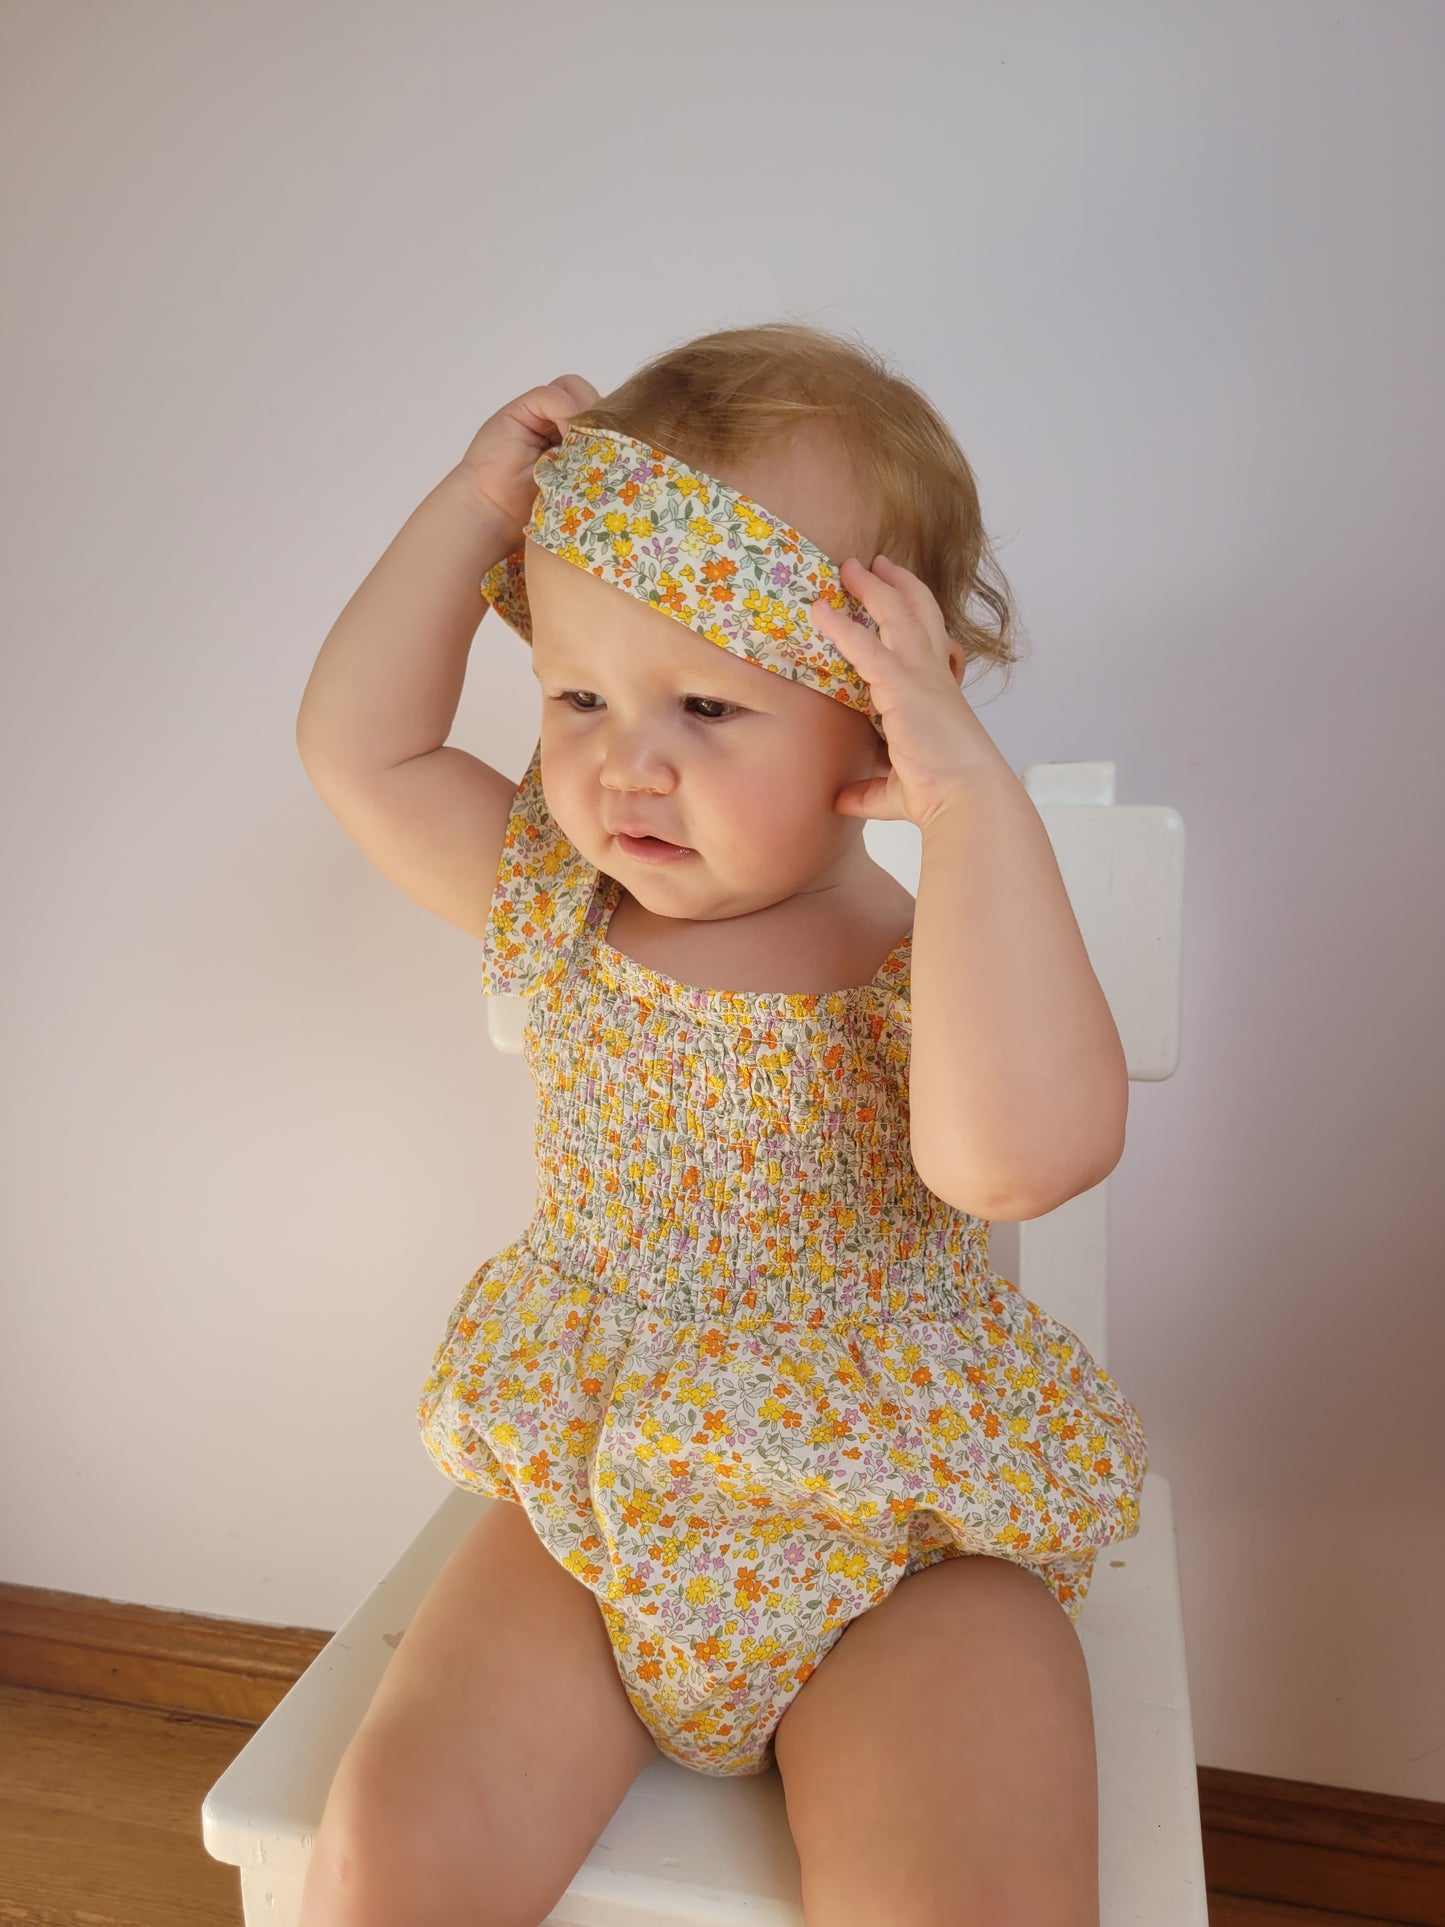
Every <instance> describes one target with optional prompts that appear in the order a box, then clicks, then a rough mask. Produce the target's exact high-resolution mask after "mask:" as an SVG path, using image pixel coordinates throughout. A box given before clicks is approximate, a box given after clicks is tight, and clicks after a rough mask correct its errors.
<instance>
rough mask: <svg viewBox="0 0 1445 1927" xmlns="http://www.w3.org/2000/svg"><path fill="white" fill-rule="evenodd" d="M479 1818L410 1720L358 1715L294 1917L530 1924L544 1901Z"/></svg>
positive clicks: (335, 1925)
mask: <svg viewBox="0 0 1445 1927" xmlns="http://www.w3.org/2000/svg"><path fill="white" fill-rule="evenodd" d="M473 1804H475V1803H473ZM486 1822H487V1816H486V1815H485V1814H484V1813H481V1812H479V1811H475V1810H473V1809H472V1807H467V1806H466V1803H465V1797H464V1793H463V1791H462V1790H461V1789H460V1788H459V1785H458V1778H457V1777H455V1776H454V1777H453V1778H452V1779H451V1782H450V1784H448V1781H447V1778H446V1776H444V1775H441V1774H439V1772H438V1770H437V1761H436V1754H435V1746H434V1745H429V1744H428V1736H427V1734H426V1733H425V1732H423V1731H421V1730H420V1728H419V1727H418V1726H417V1725H416V1724H415V1723H414V1722H410V1721H408V1722H395V1721H388V1722H376V1723H372V1724H367V1723H366V1722H363V1723H362V1726H361V1727H360V1728H359V1729H358V1731H357V1733H356V1735H355V1737H354V1738H353V1740H352V1742H351V1745H350V1746H349V1747H348V1748H347V1750H346V1752H345V1753H344V1754H343V1755H342V1758H341V1763H340V1765H339V1766H338V1767H337V1769H336V1774H335V1777H334V1778H333V1780H332V1783H331V1789H330V1792H329V1793H328V1794H327V1799H326V1810H325V1813H324V1814H323V1816H322V1820H321V1825H320V1828H319V1829H318V1831H317V1834H316V1840H315V1844H314V1845H313V1847H312V1849H311V1860H310V1864H309V1866H308V1868H307V1873H306V1881H305V1885H304V1889H303V1893H302V1901H301V1915H300V1921H299V1927H397V1923H398V1922H399V1921H405V1922H406V1923H407V1927H443V1924H445V1927H456V1922H457V1921H458V1920H463V1919H464V1920H466V1921H467V1922H468V1923H469V1927H470V1924H471V1923H475V1927H536V1923H537V1921H538V1920H540V1919H541V1918H543V1916H544V1914H545V1911H546V1910H545V1908H544V1909H543V1910H542V1913H537V1912H534V1911H532V1902H531V1898H530V1895H529V1894H528V1893H526V1892H525V1891H518V1880H517V1876H516V1873H515V1872H514V1871H511V1870H509V1869H508V1868H507V1866H506V1864H505V1850H504V1848H503V1847H502V1844H501V1843H500V1841H495V1835H494V1833H493V1830H492V1829H490V1828H489V1827H488V1826H487V1823H486ZM492 1841H495V1847H493V1846H491V1845H489V1842H492ZM521 1884H522V1886H523V1887H525V1886H526V1884H527V1883H526V1882H525V1880H524V1881H523V1882H522V1883H521Z"/></svg>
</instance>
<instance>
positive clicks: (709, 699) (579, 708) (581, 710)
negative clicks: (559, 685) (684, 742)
mask: <svg viewBox="0 0 1445 1927" xmlns="http://www.w3.org/2000/svg"><path fill="white" fill-rule="evenodd" d="M592 695H594V692H593V691H592V690H590V689H564V690H563V691H562V694H561V695H560V696H554V697H553V698H552V700H553V702H561V703H566V705H567V707H568V708H569V709H571V710H573V711H574V712H575V713H576V714H577V715H579V716H595V715H596V714H597V709H598V705H597V704H596V703H595V701H594V702H591V703H582V704H580V705H579V704H578V703H576V702H574V701H573V697H574V696H592ZM687 700H688V701H689V702H690V703H702V704H704V705H705V706H706V707H707V708H708V709H715V710H719V711H721V714H719V715H716V716H699V718H698V720H699V721H700V722H704V723H720V722H721V721H722V720H723V717H724V716H726V715H728V714H729V713H730V712H732V711H734V710H736V709H737V707H738V705H737V704H736V703H725V702H723V701H721V700H720V699H719V698H718V697H716V696H689V697H688V699H687Z"/></svg>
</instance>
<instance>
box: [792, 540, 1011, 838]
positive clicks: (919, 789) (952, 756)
mask: <svg viewBox="0 0 1445 1927" xmlns="http://www.w3.org/2000/svg"><path fill="white" fill-rule="evenodd" d="M875 571H876V573H875ZM839 575H840V576H841V578H842V582H843V587H844V588H845V589H846V590H847V591H848V593H849V595H852V596H856V597H857V599H858V601H859V602H861V603H862V605H863V607H864V608H865V609H866V610H867V611H868V613H869V615H870V616H872V618H873V620H874V621H875V622H876V623H877V624H878V634H877V635H875V634H874V633H873V631H872V630H871V629H865V628H864V627H863V625H862V623H861V622H854V621H853V620H852V618H851V617H849V616H845V615H843V614H842V613H841V612H840V611H839V610H837V609H835V608H834V607H833V605H832V603H831V602H829V601H828V600H827V599H826V598H825V597H822V596H820V597H819V598H818V600H817V601H816V602H814V603H812V604H811V605H810V607H809V611H808V613H809V614H810V616H811V617H812V619H813V622H814V625H815V626H816V627H817V628H818V629H819V630H821V632H822V633H823V635H824V636H826V637H827V639H828V641H829V642H831V643H832V644H833V646H834V648H836V649H837V650H838V652H839V654H840V655H843V656H846V657H847V659H848V661H849V662H850V663H852V665H853V667H854V668H855V669H856V670H857V671H858V674H859V675H860V676H862V677H863V679H864V681H865V682H866V683H867V684H868V693H869V695H870V696H871V697H872V699H873V706H874V708H875V709H876V710H877V711H878V714H879V716H880V717H881V718H882V721H883V727H884V730H885V731H886V732H887V737H888V760H889V764H890V768H889V772H888V775H887V776H886V777H884V776H870V777H865V778H864V779H863V780H862V781H861V782H857V783H849V784H846V785H845V786H844V788H842V789H841V790H840V791H839V792H838V795H837V796H836V798H835V799H834V804H833V807H834V808H835V809H836V810H838V811H840V812H841V813H842V814H843V815H844V816H867V817H878V818H881V819H883V820H885V821H891V822H896V821H898V820H899V819H900V818H904V819H906V820H907V821H909V822H911V823H916V824H917V825H918V827H919V828H920V829H924V828H926V827H927V824H928V821H929V819H930V817H932V816H933V815H934V814H935V812H936V811H938V810H939V809H940V808H942V806H943V805H944V804H945V803H946V802H948V801H950V800H951V799H952V798H953V797H954V796H955V795H956V793H957V790H958V788H959V786H960V784H961V783H963V782H966V781H967V778H968V776H969V774H970V773H971V772H972V771H974V770H976V769H978V768H979V766H980V765H981V764H987V763H993V764H995V765H997V764H1001V763H1002V761H1003V759H1002V758H1001V757H1000V755H999V752H998V750H997V748H996V747H995V745H994V742H993V739H992V738H991V737H990V736H989V734H988V732H987V730H986V729H985V728H984V726H983V724H982V723H981V722H980V721H979V720H978V717H977V716H976V715H975V714H974V711H973V706H972V705H971V704H970V703H969V701H968V699H967V698H966V697H965V695H964V693H963V691H962V689H961V688H960V687H959V684H958V678H959V677H960V676H961V675H962V673H963V669H964V665H965V664H966V662H967V660H968V658H967V656H966V655H965V653H964V650H963V646H962V645H961V644H960V643H958V642H956V641H954V639H953V637H952V636H950V635H949V633H948V631H947V629H946V628H945V627H944V622H943V611H942V610H941V609H940V608H939V606H938V603H937V601H936V600H935V599H934V595H933V591H932V590H931V589H930V588H929V587H928V584H927V583H926V582H921V581H920V580H919V578H918V577H917V576H916V575H914V574H913V572H912V571H911V570H909V569H905V568H904V567H903V565H902V564H901V563H899V562H890V561H889V559H888V557H887V556H886V555H877V556H875V557H874V558H873V569H872V570H869V569H865V568H864V567H863V564H862V563H861V562H859V561H858V559H857V557H856V556H849V557H848V558H847V559H846V560H845V561H844V563H843V565H842V567H841V568H840V570H839ZM1004 767H1007V766H1006V765H1004Z"/></svg>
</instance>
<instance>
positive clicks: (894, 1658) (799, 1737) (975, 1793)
mask: <svg viewBox="0 0 1445 1927" xmlns="http://www.w3.org/2000/svg"><path fill="white" fill-rule="evenodd" d="M774 1743H775V1747H776V1753H777V1762H778V1769H779V1772H780V1774H781V1776H782V1780H783V1785H784V1790H785V1793H786V1796H787V1808H788V1824H789V1826H790V1828H791V1829H792V1833H793V1839H794V1841H795V1843H796V1845H797V1848H798V1857H799V1860H800V1862H801V1865H802V1870H803V1903H804V1913H805V1917H806V1919H807V1922H808V1927H877V1923H878V1922H879V1921H884V1920H886V1921H887V1922H888V1923H889V1927H1025V1923H1027V1927H1099V1894H1098V1887H1099V1872H1098V1783H1097V1767H1096V1756H1095V1746H1094V1722H1093V1706H1092V1700H1091V1696H1090V1691H1089V1679H1088V1672H1087V1668H1086V1665H1085V1661H1084V1654H1083V1649H1082V1647H1081V1646H1080V1645H1079V1640H1078V1635H1077V1633H1076V1632H1075V1630H1074V1628H1073V1627H1072V1626H1071V1625H1070V1623H1069V1620H1068V1617H1067V1615H1066V1614H1065V1613H1064V1611H1063V1609H1062V1607H1061V1606H1060V1605H1059V1603H1058V1601H1057V1600H1056V1599H1055V1598H1054V1597H1053V1595H1052V1593H1050V1592H1049V1590H1048V1588H1047V1587H1046V1586H1044V1585H1043V1583H1042V1582H1041V1581H1040V1580H1039V1579H1037V1578H1036V1577H1035V1576H1034V1575H1033V1574H1032V1573H1029V1572H1025V1571H1024V1570H1023V1569H1022V1568H1021V1567H1019V1566H1015V1565H1013V1564H1011V1563H1010V1562H1009V1561H1008V1560H1005V1559H996V1558H990V1557H986V1556H977V1557H966V1558H956V1559H944V1560H940V1561H939V1562H938V1563H937V1564H935V1565H932V1566H927V1567H925V1568H924V1569H923V1570H922V1571H921V1572H915V1573H912V1574H910V1575H909V1577H908V1578H906V1579H903V1580H902V1581H900V1583H899V1584H898V1586H897V1587H896V1588H895V1590H894V1591H893V1592H892V1593H891V1594H890V1596H889V1597H888V1598H887V1599H885V1600H884V1601H883V1602H882V1604H881V1605H878V1606H874V1607H873V1608H872V1609H871V1610H870V1611H868V1612H865V1613H863V1614H861V1615H860V1617H859V1618H857V1619H855V1620H853V1621H852V1623H851V1624H850V1625H849V1627H848V1629H847V1631H846V1632H845V1633H844V1634H843V1635H842V1637H841V1638H840V1639H839V1640H838V1641H837V1642H836V1643H835V1644H834V1645H833V1646H832V1647H831V1648H830V1650H829V1651H828V1652H827V1653H826V1654H825V1655H824V1657H823V1659H822V1660H821V1661H820V1662H819V1664H818V1668H817V1670H816V1672H814V1673H813V1674H811V1675H810V1677H809V1678H808V1679H807V1680H806V1681H805V1682H804V1684H803V1686H802V1688H801V1689H800V1690H799V1692H798V1695H797V1697H796V1698H795V1699H794V1700H793V1702H792V1704H791V1705H790V1706H789V1707H788V1709H787V1711H786V1712H785V1713H784V1714H783V1717H782V1719H781V1720H780V1722H779V1724H778V1728H777V1733H776V1735H775V1742H774Z"/></svg>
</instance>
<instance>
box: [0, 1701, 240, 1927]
mask: <svg viewBox="0 0 1445 1927" xmlns="http://www.w3.org/2000/svg"><path fill="white" fill-rule="evenodd" d="M250 1731H251V1729H250V1728H249V1727H247V1726H242V1725H238V1724H237V1723H235V1722H234V1721H230V1720H211V1719H199V1718H197V1717H196V1716H195V1715H194V1714H189V1713H169V1712H165V1711H163V1710H161V1709H160V1708H157V1707H150V1706H144V1707H142V1706H117V1705H113V1704H111V1703H110V1702H108V1701H105V1700H92V1699H79V1698H74V1697H72V1696H71V1695H70V1694H68V1693H43V1692H36V1691H33V1690H31V1689H29V1688H26V1687H22V1686H0V1733H3V1736H4V1738H3V1742H0V1920H4V1921H7V1922H8V1921H19V1922H24V1923H26V1927H240V1923H241V1888H240V1881H239V1879H238V1877H237V1874H236V1870H235V1868H234V1867H224V1866H222V1865H221V1863H220V1861H218V1860H212V1858H211V1856H210V1855H209V1854H208V1853H207V1852H206V1849H205V1847H204V1846H203V1845H202V1843H201V1802H202V1800H203V1799H204V1798H205V1796H206V1792H207V1790H208V1788H210V1787H211V1786H212V1785H213V1784H214V1782H215V1781H216V1780H217V1779H218V1778H219V1777H220V1775H221V1773H222V1772H223V1771H224V1770H225V1768H226V1767H227V1766H228V1765H229V1764H230V1762H231V1761H232V1760H233V1759H234V1758H235V1757H236V1755H237V1753H239V1752H240V1750H241V1748H242V1747H243V1746H244V1745H245V1744H246V1739H247V1736H248V1734H249V1733H250Z"/></svg>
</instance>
